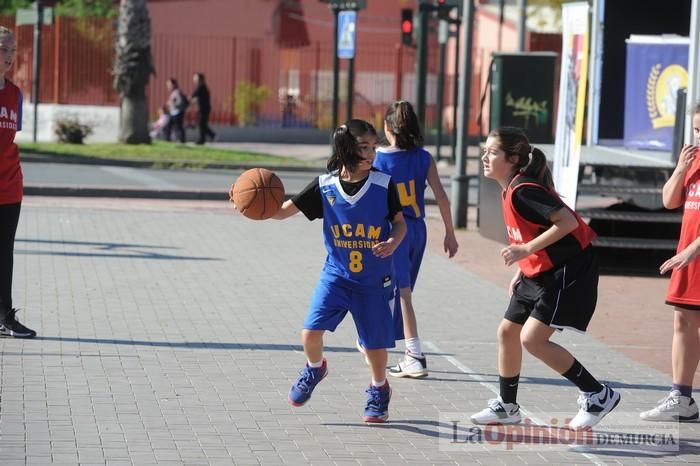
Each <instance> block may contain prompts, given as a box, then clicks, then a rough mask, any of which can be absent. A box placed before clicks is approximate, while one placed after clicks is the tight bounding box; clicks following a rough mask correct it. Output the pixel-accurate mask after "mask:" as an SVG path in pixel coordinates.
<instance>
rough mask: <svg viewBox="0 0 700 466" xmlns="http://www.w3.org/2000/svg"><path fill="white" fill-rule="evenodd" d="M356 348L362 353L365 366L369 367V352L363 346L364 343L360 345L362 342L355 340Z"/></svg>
mask: <svg viewBox="0 0 700 466" xmlns="http://www.w3.org/2000/svg"><path fill="white" fill-rule="evenodd" d="M355 348H357V351H359V352H360V353H362V355H363V356H364V357H365V364H367V365H368V366H369V359H367V352H366V351H365V347H364V346H362V343H360V340H355Z"/></svg>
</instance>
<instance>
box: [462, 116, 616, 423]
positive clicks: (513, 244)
mask: <svg viewBox="0 0 700 466" xmlns="http://www.w3.org/2000/svg"><path fill="white" fill-rule="evenodd" d="M481 160H482V162H483V165H484V176H485V177H486V178H490V179H492V180H495V181H497V182H498V183H499V184H500V185H501V187H502V188H503V194H502V201H503V218H504V221H505V224H506V231H507V234H508V242H509V243H510V245H509V246H508V247H506V248H503V249H502V250H501V256H502V257H503V260H504V262H505V264H506V265H508V266H510V265H513V264H515V263H517V264H518V266H519V268H518V270H517V271H516V273H515V276H514V277H513V279H512V280H511V283H510V286H509V293H510V296H511V298H510V304H509V305H508V308H507V309H506V312H505V316H504V317H503V320H502V321H501V325H500V326H499V328H498V379H499V384H500V396H499V397H498V398H497V399H494V400H490V401H489V403H488V407H487V408H486V409H484V410H483V411H480V412H478V413H476V414H474V415H473V416H472V417H471V419H472V422H474V423H476V424H489V423H503V424H507V423H517V422H520V421H521V416H520V407H519V406H518V403H517V402H516V395H517V392H518V382H519V378H520V369H521V365H522V348H523V347H525V349H527V350H528V351H529V352H530V354H532V355H533V356H535V357H536V358H537V359H539V360H541V361H542V362H544V363H545V364H547V365H548V366H549V367H551V368H552V369H554V370H555V371H556V372H558V373H559V374H561V375H562V376H563V377H565V378H566V379H568V380H569V381H570V382H571V383H573V384H574V385H576V386H577V387H578V388H579V390H580V391H581V394H580V395H579V398H578V405H579V412H578V413H577V414H576V416H575V417H574V418H573V419H572V420H571V421H570V422H569V427H571V428H586V427H593V426H594V425H596V424H597V423H598V422H600V420H601V419H602V418H603V417H604V416H605V415H606V414H608V413H609V412H610V411H612V410H613V409H614V408H615V406H617V404H618V403H619V402H620V394H619V393H617V392H616V391H614V390H613V389H612V388H610V387H609V386H607V385H603V384H601V383H600V382H598V380H597V379H596V378H595V377H593V376H592V375H591V374H590V373H589V372H588V371H587V370H586V368H585V367H583V366H582V365H581V363H580V362H578V361H577V360H576V359H575V358H574V357H573V356H572V355H571V353H569V352H568V351H567V350H566V349H564V348H562V347H561V346H559V345H557V344H556V343H554V342H552V341H550V337H551V336H552V334H553V333H554V331H555V330H562V329H565V328H568V329H572V330H576V331H579V332H585V331H586V327H587V326H588V323H589V322H590V320H591V317H592V316H593V311H594V310H595V305H596V301H597V297H598V262H597V260H596V256H595V251H594V250H593V246H592V245H591V242H592V241H593V240H594V239H595V233H594V232H593V230H592V229H591V228H590V227H589V226H588V225H587V224H586V223H585V222H584V221H583V220H582V219H581V218H580V217H579V216H578V214H576V212H574V211H573V210H571V209H570V208H569V207H567V206H566V205H565V204H564V203H563V202H562V200H561V199H560V197H559V195H558V194H557V193H556V192H555V191H554V183H553V181H552V175H551V173H550V171H549V168H547V159H546V157H545V155H544V153H542V151H541V150H539V149H538V148H536V147H533V146H532V145H530V142H529V141H528V139H527V136H525V133H523V132H522V131H521V130H520V129H518V128H509V127H504V128H500V129H497V130H494V131H492V132H491V133H490V134H489V137H488V139H487V140H486V144H485V145H484V149H483V155H482V157H481Z"/></svg>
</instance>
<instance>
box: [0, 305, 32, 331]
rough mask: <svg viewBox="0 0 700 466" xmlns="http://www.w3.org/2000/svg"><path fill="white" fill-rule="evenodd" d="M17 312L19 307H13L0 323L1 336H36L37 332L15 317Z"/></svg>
mask: <svg viewBox="0 0 700 466" xmlns="http://www.w3.org/2000/svg"><path fill="white" fill-rule="evenodd" d="M16 313H17V309H12V310H11V311H10V313H9V314H8V315H7V317H5V322H3V323H1V324H0V337H14V338H34V337H35V336H36V332H35V331H34V330H32V329H30V328H27V327H25V326H24V325H22V324H21V323H20V322H19V321H18V320H17V318H16V317H15V314H16Z"/></svg>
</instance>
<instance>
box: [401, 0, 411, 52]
mask: <svg viewBox="0 0 700 466" xmlns="http://www.w3.org/2000/svg"><path fill="white" fill-rule="evenodd" d="M401 43H402V44H403V45H409V46H411V45H413V10H412V9H410V8H403V9H402V10H401Z"/></svg>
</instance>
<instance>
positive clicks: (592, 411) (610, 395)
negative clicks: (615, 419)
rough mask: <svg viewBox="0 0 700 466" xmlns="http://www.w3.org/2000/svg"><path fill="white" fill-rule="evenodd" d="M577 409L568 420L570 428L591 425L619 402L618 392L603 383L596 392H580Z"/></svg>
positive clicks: (596, 422)
mask: <svg viewBox="0 0 700 466" xmlns="http://www.w3.org/2000/svg"><path fill="white" fill-rule="evenodd" d="M577 402H578V407H579V411H578V414H576V416H574V418H573V419H572V420H571V422H569V427H570V428H572V429H582V428H585V427H593V426H594V425H596V424H598V423H599V422H600V421H601V420H602V419H603V418H604V417H605V416H606V415H607V414H608V413H609V412H610V411H612V410H613V409H615V406H617V405H618V403H620V394H619V393H618V392H616V391H615V390H613V389H612V388H610V387H608V386H607V385H603V389H602V390H601V391H599V392H598V393H581V394H580V395H579V397H578V401H577Z"/></svg>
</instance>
